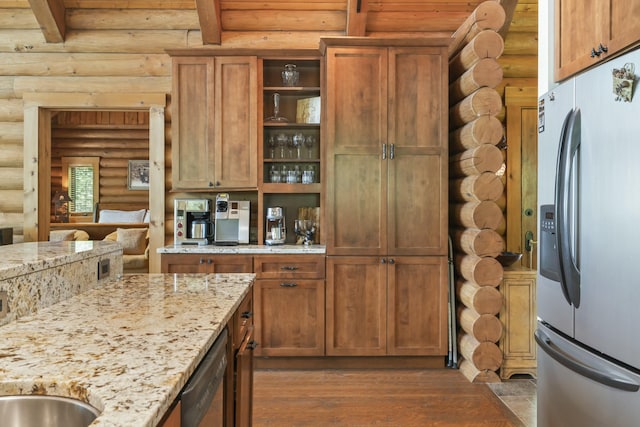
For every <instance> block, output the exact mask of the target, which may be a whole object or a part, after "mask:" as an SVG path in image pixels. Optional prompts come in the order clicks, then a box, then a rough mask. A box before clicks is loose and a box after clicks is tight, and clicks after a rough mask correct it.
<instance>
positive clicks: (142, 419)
mask: <svg viewBox="0 0 640 427" xmlns="http://www.w3.org/2000/svg"><path fill="white" fill-rule="evenodd" d="M254 279H255V276H254V275H253V274H192V275H185V274H175V275H174V274H149V275H146V274H145V275H142V274H141V275H125V276H123V278H122V279H120V280H113V281H110V282H108V283H106V284H104V285H103V286H100V287H97V288H94V289H91V290H88V291H86V292H84V293H82V294H79V295H76V296H74V297H72V298H69V299H67V300H65V301H62V302H60V303H58V304H55V305H53V306H51V307H48V308H45V309H43V310H40V311H38V313H36V314H34V315H29V316H25V317H22V318H20V319H18V320H16V321H14V322H11V323H9V324H7V325H5V326H2V327H0V395H7V394H31V393H34V392H35V393H38V394H51V395H54V394H55V395H60V396H68V397H75V398H79V399H81V400H84V401H87V402H89V403H90V404H92V405H94V406H95V407H97V408H98V409H99V410H101V411H102V413H101V415H100V416H99V417H98V418H97V419H96V420H95V421H94V422H93V424H91V425H92V426H120V427H125V426H126V427H137V426H140V427H153V426H156V425H157V424H158V423H159V422H160V421H161V419H162V416H163V415H164V414H165V412H166V411H167V410H168V409H169V408H170V406H171V404H172V402H173V401H174V400H175V398H176V397H177V396H178V395H179V392H180V391H181V389H182V388H183V386H184V385H185V383H186V381H187V380H188V379H189V377H190V376H191V374H192V373H193V372H194V370H195V368H196V366H197V365H198V363H199V362H200V361H201V359H202V358H203V357H204V355H205V353H206V351H207V350H208V349H209V348H210V346H211V345H212V344H213V342H214V341H215V339H216V338H217V336H218V335H219V334H220V332H221V331H222V330H223V328H224V326H225V325H226V324H227V322H228V321H229V320H230V318H231V315H232V314H233V312H234V311H235V310H236V309H237V307H238V306H239V304H240V302H241V301H242V298H243V297H244V296H245V295H246V294H247V293H248V292H249V291H250V289H251V286H252V284H253V281H254Z"/></svg>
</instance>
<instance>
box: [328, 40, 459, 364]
mask: <svg viewBox="0 0 640 427" xmlns="http://www.w3.org/2000/svg"><path fill="white" fill-rule="evenodd" d="M447 43H448V41H445V40H443V39H419V40H418V39H412V40H394V39H388V40H384V39H383V40H380V39H371V38H348V39H340V38H335V39H323V40H322V41H321V50H322V51H323V53H324V55H325V78H324V82H325V85H326V91H325V98H326V101H325V104H324V106H325V107H326V108H325V111H326V115H325V120H324V122H323V125H324V126H323V135H324V136H325V138H324V141H325V146H326V161H325V163H326V168H325V182H326V193H325V217H326V218H327V221H326V234H325V235H326V242H327V254H328V255H329V257H328V258H327V292H326V297H327V302H326V307H327V313H326V318H327V320H326V322H327V328H326V334H327V337H326V353H327V355H343V356H374V355H444V354H446V352H447V313H446V311H447V298H446V295H447V269H446V265H447V263H446V262H447V261H446V255H447V234H448V213H447V212H448V210H447V207H448V169H447V166H448V157H447V156H448V151H447V123H448V95H447V93H448V90H447V88H448V77H447V76H448V61H447V57H448V56H447V47H446V46H447Z"/></svg>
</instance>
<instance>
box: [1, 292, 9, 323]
mask: <svg viewBox="0 0 640 427" xmlns="http://www.w3.org/2000/svg"><path fill="white" fill-rule="evenodd" d="M8 300H9V297H8V296H7V291H0V319H2V318H3V317H5V316H6V315H7V313H9V301H8Z"/></svg>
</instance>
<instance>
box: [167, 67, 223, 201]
mask: <svg viewBox="0 0 640 427" xmlns="http://www.w3.org/2000/svg"><path fill="white" fill-rule="evenodd" d="M172 72H173V87H172V94H171V98H172V101H171V104H172V111H173V114H172V118H171V132H172V141H171V156H172V158H171V159H172V164H171V176H172V186H173V188H174V189H199V188H208V187H213V181H212V177H211V175H210V173H211V171H213V169H214V167H215V161H214V150H213V139H214V133H213V130H214V117H213V111H214V108H213V106H214V89H215V86H214V61H213V58H210V57H177V58H173V65H172Z"/></svg>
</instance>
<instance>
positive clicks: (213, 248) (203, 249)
mask: <svg viewBox="0 0 640 427" xmlns="http://www.w3.org/2000/svg"><path fill="white" fill-rule="evenodd" d="M326 252H327V247H326V246H325V245H308V246H307V245H273V246H270V245H235V246H217V245H202V246H198V245H175V246H173V245H171V246H165V247H162V248H158V249H157V253H160V254H246V255H269V254H271V255H279V254H303V255H305V254H320V255H324V254H325V253H326Z"/></svg>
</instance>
